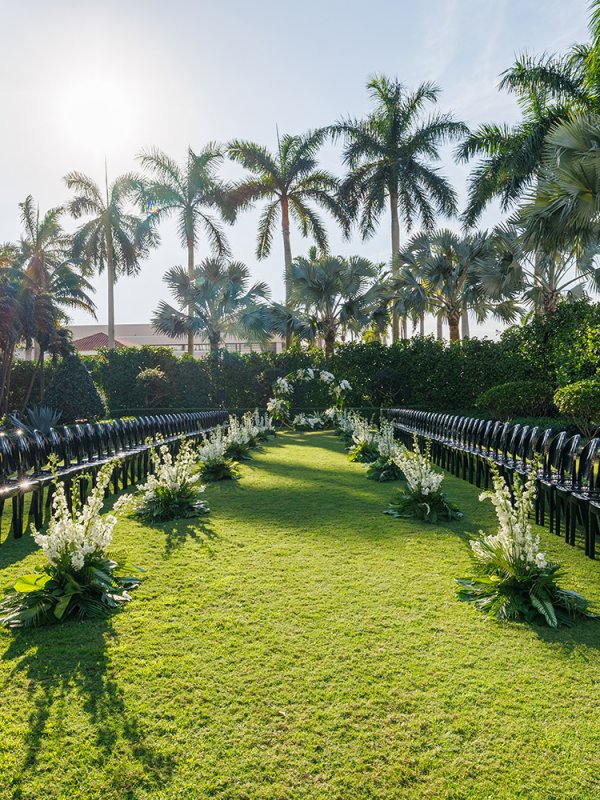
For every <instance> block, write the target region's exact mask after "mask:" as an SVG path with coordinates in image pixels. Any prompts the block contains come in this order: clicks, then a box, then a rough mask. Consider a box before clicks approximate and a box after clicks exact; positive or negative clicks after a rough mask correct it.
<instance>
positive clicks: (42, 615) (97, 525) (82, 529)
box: [0, 460, 140, 628]
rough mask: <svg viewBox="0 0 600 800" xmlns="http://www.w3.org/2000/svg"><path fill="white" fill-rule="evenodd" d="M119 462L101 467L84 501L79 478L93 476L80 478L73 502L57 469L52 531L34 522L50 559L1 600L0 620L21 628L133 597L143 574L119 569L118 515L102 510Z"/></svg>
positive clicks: (88, 613) (98, 612) (105, 609)
mask: <svg viewBox="0 0 600 800" xmlns="http://www.w3.org/2000/svg"><path fill="white" fill-rule="evenodd" d="M117 464H118V462H117V461H116V460H115V461H111V462H109V463H108V464H105V466H104V467H103V468H102V469H101V470H100V472H99V473H98V475H97V480H96V485H95V486H94V488H93V490H92V491H91V493H90V495H89V496H88V498H87V500H86V502H85V503H84V504H83V505H81V504H80V503H78V502H77V498H78V496H79V491H80V482H81V480H83V479H86V478H89V476H81V478H80V479H79V480H78V479H76V480H75V481H74V482H73V486H72V491H71V497H72V502H73V506H72V508H69V504H68V501H67V495H66V492H65V487H64V484H63V483H61V482H59V480H58V477H57V476H56V475H55V492H54V497H53V501H52V517H51V519H50V523H49V526H48V532H47V533H45V534H43V533H40V532H39V531H37V530H35V528H34V527H33V526H32V536H33V539H34V541H35V542H36V543H37V544H38V545H39V547H40V548H41V550H42V552H43V554H44V555H45V557H46V564H45V565H44V566H43V567H40V568H38V570H37V571H36V572H35V573H33V574H31V575H22V576H21V577H20V578H19V579H18V580H17V582H16V583H15V586H14V592H12V593H11V594H8V595H7V596H6V597H4V599H3V600H2V601H1V602H0V624H2V625H6V626H7V627H9V628H22V627H32V626H36V625H42V624H45V623H50V622H60V621H62V620H64V619H67V618H69V617H71V618H73V617H74V618H76V619H80V620H81V619H84V618H86V617H100V616H105V615H107V614H108V613H110V612H111V611H112V610H114V609H115V608H117V607H118V606H119V605H121V604H122V603H126V602H128V601H129V600H131V596H130V594H129V592H128V590H129V589H133V588H135V587H136V586H137V585H138V584H139V582H140V581H139V578H133V577H125V576H122V575H119V574H117V572H118V568H119V564H118V563H117V562H116V561H114V560H113V559H112V558H111V557H110V556H109V555H108V552H107V551H108V548H109V547H110V545H111V543H112V535H113V529H114V527H115V525H116V522H117V518H116V517H115V516H114V514H102V506H103V504H104V494H105V491H106V488H107V487H108V484H109V482H110V480H111V478H112V475H113V471H114V469H115V467H117Z"/></svg>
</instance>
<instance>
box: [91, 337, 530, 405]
mask: <svg viewBox="0 0 600 800" xmlns="http://www.w3.org/2000/svg"><path fill="white" fill-rule="evenodd" d="M86 364H87V365H88V367H89V369H90V370H91V372H92V374H93V376H94V379H95V381H96V382H97V383H98V385H99V386H101V387H102V389H103V391H104V393H105V395H106V398H107V402H108V406H109V409H110V411H111V412H115V411H118V412H119V413H127V412H128V410H130V409H136V410H137V409H140V408H148V407H151V406H150V400H149V396H148V392H147V391H145V390H144V385H143V380H141V379H139V378H138V376H139V375H140V373H146V374H148V373H147V372H146V371H147V370H156V369H159V370H160V371H161V372H162V373H164V375H165V378H166V380H167V381H168V382H169V386H170V390H169V392H168V395H167V396H165V397H164V398H163V399H161V402H160V403H157V405H160V406H161V407H162V408H178V409H186V408H189V409H192V408H214V407H220V406H224V407H228V408H254V407H256V406H264V405H265V404H266V402H267V400H268V399H269V397H271V395H272V385H273V383H274V381H275V380H276V378H278V377H280V376H283V375H286V374H287V373H289V372H292V371H293V370H297V369H299V368H300V367H313V368H316V369H321V368H323V367H325V366H326V365H325V358H324V355H323V352H322V351H321V350H319V349H317V348H312V349H307V350H304V349H301V348H299V347H293V348H291V349H289V350H287V351H286V352H284V353H277V354H275V353H272V352H267V353H249V354H248V355H243V356H240V355H237V354H233V353H228V352H222V353H220V354H219V355H218V356H213V355H209V356H207V357H206V358H204V359H202V360H198V361H196V360H194V359H191V358H189V357H188V356H183V357H181V358H178V357H177V356H175V355H174V353H173V352H172V351H171V350H170V349H168V348H162V347H141V348H129V349H120V350H112V351H109V350H106V351H103V352H101V353H100V354H98V355H97V356H88V357H86ZM327 368H328V369H330V370H331V371H332V372H333V373H334V375H335V376H336V378H337V379H339V380H342V379H346V380H348V381H349V382H350V384H351V385H352V392H350V393H349V395H348V397H347V404H348V405H350V406H356V407H358V406H373V407H379V406H393V405H400V404H402V405H410V406H415V407H419V408H425V409H435V410H438V409H439V410H441V411H446V410H447V411H461V410H464V409H465V408H473V407H474V406H475V400H476V398H477V397H478V396H479V394H480V393H481V388H482V386H483V387H484V386H490V385H494V384H498V383H502V382H504V381H507V380H509V379H510V378H514V377H515V376H517V377H523V378H524V379H525V378H527V377H529V367H528V366H527V364H525V363H524V362H523V361H522V359H520V357H518V356H517V357H515V356H514V353H513V352H512V350H511V348H508V347H506V346H505V345H504V344H503V343H502V342H493V341H490V340H485V339H484V340H478V339H471V340H468V341H466V342H464V343H463V344H462V345H459V344H452V345H445V344H444V343H442V342H438V341H436V340H434V339H432V338H416V339H412V340H407V341H402V342H397V343H396V344H394V345H391V346H386V345H382V344H380V343H378V342H372V343H363V342H356V343H349V344H343V345H340V346H339V347H338V349H337V350H336V352H335V354H334V356H333V358H332V359H331V361H330V362H329V363H328V364H327ZM293 402H294V406H296V407H323V408H325V407H327V406H328V405H329V404H330V398H329V393H328V391H327V389H326V388H325V387H324V386H322V385H320V384H318V383H306V384H301V385H299V386H297V387H296V389H295V393H294V398H293Z"/></svg>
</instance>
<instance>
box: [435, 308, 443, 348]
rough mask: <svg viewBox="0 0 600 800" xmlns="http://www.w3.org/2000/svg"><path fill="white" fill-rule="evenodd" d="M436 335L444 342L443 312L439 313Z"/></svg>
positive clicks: (439, 340)
mask: <svg viewBox="0 0 600 800" xmlns="http://www.w3.org/2000/svg"><path fill="white" fill-rule="evenodd" d="M436 326H437V330H436V335H437V339H438V342H442V341H443V340H444V319H443V317H442V315H441V314H438V315H437V317H436Z"/></svg>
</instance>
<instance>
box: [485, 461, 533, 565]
mask: <svg viewBox="0 0 600 800" xmlns="http://www.w3.org/2000/svg"><path fill="white" fill-rule="evenodd" d="M493 485H494V489H493V491H486V492H482V493H481V494H480V495H479V499H480V500H481V501H483V500H491V502H492V505H493V506H494V509H495V511H496V517H497V519H498V530H497V531H496V533H494V534H489V535H487V536H486V535H485V534H484V532H483V531H480V537H481V538H480V539H476V540H474V541H472V542H471V548H472V550H473V553H474V554H475V557H476V558H477V559H478V560H479V561H481V562H482V563H486V562H488V561H491V560H492V557H493V553H495V552H498V551H500V552H502V554H503V556H504V558H505V559H506V560H507V562H509V563H510V564H511V565H512V566H513V568H514V569H515V570H517V571H518V572H519V573H523V574H527V573H529V572H531V571H532V570H537V569H545V568H546V566H547V565H548V562H547V561H546V556H545V555H544V553H542V552H541V550H540V537H539V535H538V534H536V533H534V532H533V528H532V526H531V524H530V522H529V516H530V514H531V513H532V511H533V507H534V500H535V491H536V476H535V473H532V475H531V476H530V478H529V480H528V481H527V483H526V484H525V487H524V488H523V489H522V490H521V488H520V486H516V487H515V502H514V503H513V500H512V495H511V490H510V488H509V487H508V485H507V484H506V482H505V481H504V479H503V478H502V477H501V475H500V474H499V473H498V472H494V474H493Z"/></svg>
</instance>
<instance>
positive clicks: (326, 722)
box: [0, 434, 600, 800]
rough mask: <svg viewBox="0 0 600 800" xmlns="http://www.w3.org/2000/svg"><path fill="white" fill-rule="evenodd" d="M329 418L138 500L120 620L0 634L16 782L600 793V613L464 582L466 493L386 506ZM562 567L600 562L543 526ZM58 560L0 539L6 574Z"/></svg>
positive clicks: (77, 788) (574, 574)
mask: <svg viewBox="0 0 600 800" xmlns="http://www.w3.org/2000/svg"><path fill="white" fill-rule="evenodd" d="M392 488H393V486H392V485H390V484H387V485H386V484H382V485H378V484H374V483H372V482H370V481H367V480H366V479H365V478H364V475H363V468H362V467H361V466H360V465H356V464H350V463H348V461H347V458H346V457H345V455H344V453H343V449H342V446H341V444H340V443H339V441H338V440H337V439H335V437H333V436H332V435H330V434H304V435H302V434H298V435H294V434H286V435H283V436H280V437H279V438H278V439H277V441H276V443H274V444H272V445H269V446H268V447H267V448H266V449H265V450H264V452H262V453H260V454H258V455H256V456H255V458H254V459H253V461H251V462H248V464H247V465H245V466H244V467H243V479H242V480H241V481H239V482H238V483H234V484H220V485H215V486H211V487H210V488H209V490H208V492H207V497H208V500H209V503H210V505H211V508H212V514H211V515H210V517H209V518H208V519H207V520H206V521H204V523H203V524H198V523H196V522H194V521H192V522H190V521H189V520H188V521H185V522H180V523H177V524H167V525H161V526H157V527H155V528H151V527H143V526H141V525H138V524H137V523H134V522H129V521H121V522H120V523H119V525H118V528H117V532H116V550H124V551H127V553H128V554H129V556H130V557H131V559H132V560H133V561H134V562H135V563H138V564H141V565H142V566H144V567H145V568H146V569H147V575H146V577H145V580H144V582H143V585H142V586H141V587H140V588H139V589H138V590H137V591H136V592H135V595H134V599H133V601H132V602H131V603H130V604H129V606H128V607H127V609H126V610H125V611H123V612H122V613H119V614H117V615H116V616H114V617H113V618H112V619H111V620H110V621H108V622H105V623H104V622H87V623H84V624H78V623H68V624H65V625H63V626H56V627H55V628H52V629H46V630H39V631H32V632H21V633H16V634H12V633H9V632H2V633H1V634H0V652H2V661H1V663H0V682H1V689H0V732H1V733H0V798H2V800H4V799H5V798H6V799H8V798H11V800H16V799H17V798H21V799H23V800H25V799H27V800H33V799H34V798H35V800H39V798H43V799H44V800H49V799H50V798H60V799H61V800H62V799H63V798H65V799H66V798H69V800H87V799H88V798H90V799H91V798H98V799H99V800H100V798H102V800H124V798H140V800H141V799H142V798H144V799H150V798H151V799H152V800H172V799H174V798H181V800H183V799H184V798H185V800H200V799H203V798H220V799H221V800H225V798H227V800H240V799H241V798H264V799H265V800H266V799H267V798H269V800H287V799H288V798H290V799H291V798H298V800H300V799H301V800H310V799H312V798H327V800H330V799H333V800H350V799H351V798H361V799H362V798H393V799H394V800H396V798H411V800H424V799H425V798H436V799H437V798H448V800H450V798H452V800H458V799H459V798H461V799H462V798H464V800H480V799H481V800H483V798H494V799H496V798H499V799H500V800H506V799H509V798H527V800H552V799H554V800H569V799H572V800H585V799H587V798H589V799H590V800H596V799H597V798H598V797H600V713H599V712H600V622H599V621H591V622H586V623H584V624H582V625H580V626H578V627H577V628H574V629H567V630H565V629H562V630H559V631H551V630H549V629H543V628H531V627H527V626H524V625H516V624H511V625H501V624H498V623H495V622H493V621H490V620H488V619H487V618H485V617H484V616H483V615H480V614H478V613H477V612H475V611H474V610H473V609H472V608H471V607H470V606H469V605H466V604H463V603H460V602H458V601H457V600H456V598H455V590H454V585H453V578H454V577H456V576H462V575H464V574H466V573H468V572H469V567H470V558H469V548H468V544H467V542H466V540H465V531H476V530H477V529H478V528H480V527H486V528H491V527H492V526H493V523H494V519H493V515H492V510H491V507H489V505H488V504H485V505H484V504H480V503H479V502H478V501H477V490H476V489H474V488H473V487H471V486H469V485H468V484H466V483H464V482H462V481H459V480H454V479H451V478H448V480H447V490H448V493H449V494H450V496H451V497H452V498H453V499H454V500H456V501H457V502H458V503H459V504H460V505H461V507H462V508H463V509H464V511H465V513H466V517H465V520H463V521H461V522H456V523H453V524H451V525H442V526H425V525H422V524H421V523H414V522H410V521H400V520H397V519H393V518H391V517H388V516H385V515H384V514H383V513H382V511H383V510H384V509H385V507H386V505H387V501H388V499H389V497H390V494H391V492H392ZM544 539H545V544H547V551H548V552H549V554H550V555H551V556H554V557H559V558H560V559H561V560H562V561H563V562H564V563H565V566H566V576H565V579H564V583H565V585H568V586H569V587H572V588H574V589H578V590H580V591H582V592H584V593H585V594H586V595H587V596H589V597H590V598H591V599H593V600H594V601H596V602H598V603H600V581H599V578H600V564H599V563H594V562H591V561H590V560H589V559H586V558H585V557H584V555H583V553H582V552H581V551H580V550H573V549H571V548H569V547H567V546H566V545H564V544H563V543H562V542H561V541H560V540H559V539H558V538H557V537H552V536H550V535H549V534H544ZM37 561H38V556H37V554H36V553H35V550H34V546H33V545H32V542H31V538H30V537H26V538H24V539H23V540H21V541H19V542H14V541H10V542H8V543H5V544H2V546H1V547H0V567H1V569H0V583H1V585H3V586H9V585H10V584H11V583H12V582H13V580H14V579H15V578H16V577H17V575H18V574H20V573H22V572H23V571H29V570H30V569H31V568H32V567H33V566H34V565H35V563H36V562H37Z"/></svg>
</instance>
